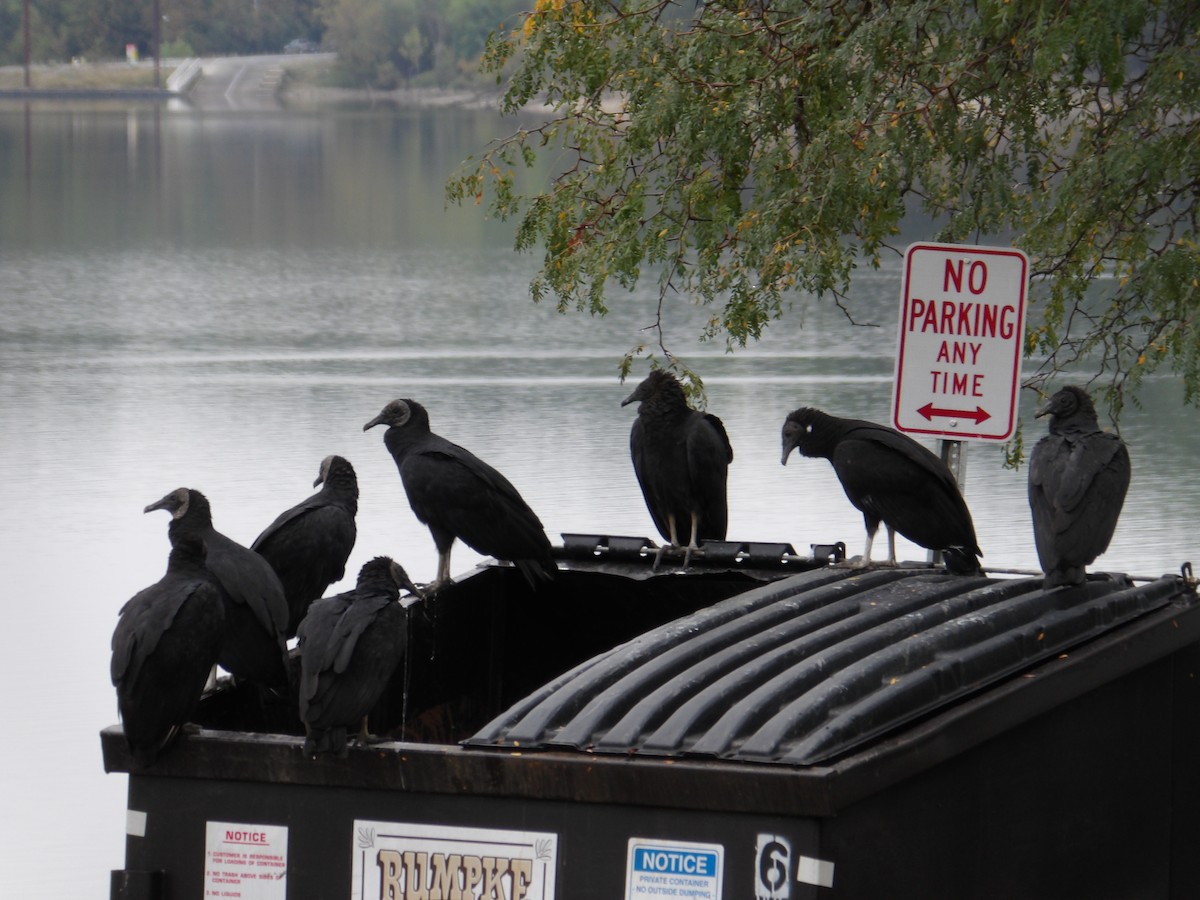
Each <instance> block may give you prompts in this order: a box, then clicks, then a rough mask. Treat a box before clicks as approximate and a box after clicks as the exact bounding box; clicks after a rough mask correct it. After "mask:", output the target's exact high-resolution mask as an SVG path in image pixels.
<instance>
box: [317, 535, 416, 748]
mask: <svg viewBox="0 0 1200 900" xmlns="http://www.w3.org/2000/svg"><path fill="white" fill-rule="evenodd" d="M400 588H407V589H408V590H409V591H412V592H413V593H414V594H417V595H418V596H419V595H420V594H419V592H418V591H417V588H416V586H415V585H414V584H413V583H412V582H411V581H409V579H408V575H407V574H406V573H405V571H404V569H403V568H401V566H400V565H399V564H398V563H396V562H393V561H392V560H391V559H389V558H388V557H386V556H379V557H376V558H375V559H373V560H371V561H370V562H368V563H366V564H365V565H363V567H362V568H361V569H360V570H359V573H358V584H357V585H356V586H355V588H354V590H352V591H346V592H345V593H343V594H338V595H336V596H334V597H325V598H324V599H321V600H317V601H316V602H314V603H313V604H312V605H311V606H310V607H309V608H308V615H307V616H305V617H304V621H303V622H301V623H300V629H299V631H298V632H297V636H298V637H299V638H300V720H301V721H302V722H304V728H305V735H306V737H305V740H304V752H305V754H307V755H308V756H315V755H316V754H317V753H336V754H338V755H339V756H344V755H345V753H346V732H347V728H352V727H355V726H358V725H359V723H361V725H362V728H361V731H360V733H359V735H360V739H361V740H362V741H363V742H364V743H365V742H366V740H367V721H366V717H367V714H368V713H369V712H370V711H371V708H372V707H373V706H375V704H376V703H378V702H379V698H380V696H381V695H382V694H383V690H384V688H385V687H387V683H388V681H389V679H391V677H392V673H393V672H394V671H395V670H396V667H397V666H398V665H399V664H400V662H401V660H403V658H404V654H405V651H406V649H407V646H408V610H406V609H405V608H404V607H403V606H401V605H400V602H399V601H400Z"/></svg>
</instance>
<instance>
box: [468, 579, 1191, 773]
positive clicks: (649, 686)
mask: <svg viewBox="0 0 1200 900" xmlns="http://www.w3.org/2000/svg"><path fill="white" fill-rule="evenodd" d="M1195 602H1196V596H1195V593H1194V591H1193V590H1192V589H1191V587H1190V586H1189V584H1188V582H1187V581H1186V580H1185V579H1183V578H1181V577H1172V576H1164V577H1163V578H1160V579H1157V580H1155V581H1151V582H1146V583H1138V584H1134V583H1132V582H1130V581H1129V580H1128V579H1126V578H1124V577H1123V576H1096V577H1093V578H1091V579H1089V580H1088V581H1087V582H1086V583H1085V584H1083V585H1079V586H1076V587H1072V588H1067V589H1059V590H1055V591H1050V592H1046V591H1043V590H1042V581H1041V578H1036V579H1030V578H1023V579H994V578H986V577H963V576H957V575H951V574H947V573H945V572H942V571H940V570H933V569H929V568H924V567H902V568H876V569H869V570H861V569H851V568H843V567H827V568H821V569H815V570H812V571H808V572H804V573H802V574H798V575H795V576H792V577H789V578H786V579H784V580H782V581H778V582H774V583H771V584H768V585H764V586H762V587H758V588H755V589H753V590H750V591H748V592H746V593H743V594H739V595H737V596H735V597H731V598H730V599H728V600H725V601H722V602H720V603H717V604H715V605H714V606H711V607H709V608H706V609H703V610H700V611H699V612H696V613H694V614H692V615H688V616H686V617H684V618H681V619H678V620H675V621H673V622H670V623H668V624H665V625H662V626H660V627H657V628H654V629H652V630H650V631H648V632H647V633H645V634H643V635H641V636H639V637H637V638H635V639H633V640H630V641H628V642H627V643H624V644H622V645H620V646H617V647H615V648H614V649H612V650H610V651H608V652H605V653H602V654H600V655H598V656H595V657H593V658H592V659H590V660H588V661H587V662H584V663H582V664H581V665H579V666H577V667H575V668H574V669H572V670H571V671H569V672H567V673H565V674H564V675H562V676H561V677H559V678H556V679H554V680H553V681H551V682H549V683H548V684H546V685H545V686H544V687H542V688H541V689H540V690H537V691H534V692H533V693H531V694H529V695H528V696H527V697H525V698H524V699H523V700H521V701H520V702H518V703H516V704H515V705H513V706H512V707H511V708H509V709H508V710H507V711H506V712H504V713H502V714H501V715H499V716H498V717H496V718H495V719H493V721H491V722H490V723H489V724H488V725H486V726H485V727H484V728H482V729H481V730H479V731H478V732H477V733H476V734H474V735H473V736H472V737H470V738H468V739H467V740H465V741H464V742H463V743H464V745H466V746H468V747H494V748H503V749H513V748H515V747H519V748H521V749H523V750H530V749H573V750H586V751H590V752H594V753H611V754H623V755H635V756H637V755H642V756H651V757H654V756H658V757H679V756H692V757H708V758H720V759H730V760H737V761H743V762H776V763H790V764H796V765H813V764H817V763H825V762H827V761H830V760H833V759H835V758H837V757H839V756H841V755H843V754H845V753H847V752H848V751H850V750H852V749H854V748H856V747H858V746H860V745H862V744H864V743H865V742H868V741H870V740H871V739H872V738H876V737H878V736H880V735H883V734H885V733H887V732H889V731H891V730H893V729H895V728H896V727H897V726H899V725H902V724H904V723H907V722H911V721H913V720H916V719H918V718H920V717H922V716H926V715H928V714H931V713H934V712H936V711H938V710H939V709H942V708H945V707H947V706H949V705H950V704H952V703H953V702H954V701H956V700H958V699H960V698H963V697H966V696H968V695H970V694H972V693H973V692H976V691H980V690H981V689H984V688H986V687H989V686H992V685H995V684H997V683H999V682H1001V681H1002V680H1004V679H1006V678H1011V677H1012V676H1014V675H1015V674H1017V673H1020V672H1022V671H1024V670H1028V669H1030V668H1031V667H1033V666H1035V665H1037V664H1039V663H1044V662H1045V661H1047V660H1053V659H1054V658H1055V657H1056V656H1060V655H1063V654H1068V653H1070V652H1071V650H1072V649H1073V648H1076V647H1079V646H1081V645H1083V644H1085V643H1087V642H1089V641H1091V640H1094V639H1096V638H1098V637H1100V636H1102V635H1104V634H1106V633H1107V632H1110V631H1112V630H1114V629H1117V628H1119V627H1120V626H1121V625H1123V624H1125V623H1128V622H1130V621H1132V620H1135V619H1137V618H1139V617H1141V616H1144V615H1146V614H1147V613H1148V612H1151V611H1154V610H1162V609H1163V608H1164V607H1167V606H1169V605H1171V604H1186V605H1189V606H1190V605H1194V604H1195Z"/></svg>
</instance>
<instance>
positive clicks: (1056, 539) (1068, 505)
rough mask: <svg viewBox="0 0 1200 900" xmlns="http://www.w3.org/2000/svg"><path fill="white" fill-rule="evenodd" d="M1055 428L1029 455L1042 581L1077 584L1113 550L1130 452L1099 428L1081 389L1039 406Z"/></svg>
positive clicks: (1067, 389) (1066, 390)
mask: <svg viewBox="0 0 1200 900" xmlns="http://www.w3.org/2000/svg"><path fill="white" fill-rule="evenodd" d="M1037 415H1038V416H1049V417H1050V433H1049V434H1048V435H1046V436H1045V437H1044V438H1042V439H1041V440H1040V441H1038V442H1037V445H1036V446H1035V447H1034V448H1033V454H1032V455H1031V456H1030V457H1029V507H1030V509H1031V510H1032V511H1033V538H1034V542H1035V543H1036V544H1037V554H1038V560H1039V561H1040V563H1041V566H1042V571H1043V572H1044V573H1045V575H1046V577H1045V579H1044V581H1043V585H1044V587H1045V588H1047V589H1049V588H1053V587H1059V586H1060V585H1070V584H1078V583H1080V582H1081V581H1083V580H1084V578H1085V570H1084V567H1085V566H1087V565H1089V564H1091V563H1092V562H1093V561H1094V560H1095V559H1096V557H1097V556H1099V555H1100V554H1101V553H1103V552H1104V551H1105V550H1107V549H1108V542H1109V541H1110V540H1112V536H1113V531H1114V530H1116V527H1117V518H1118V517H1119V516H1120V515H1121V507H1122V506H1123V505H1124V503H1125V492H1126V491H1127V490H1128V489H1129V477H1130V465H1129V451H1128V450H1127V449H1126V448H1125V444H1124V442H1123V441H1122V440H1121V439H1120V438H1119V437H1117V436H1116V435H1115V434H1109V433H1108V432H1106V431H1101V430H1100V425H1099V423H1097V421H1096V408H1095V407H1094V406H1093V405H1092V400H1091V398H1090V397H1089V396H1088V395H1087V392H1086V391H1084V390H1083V389H1082V388H1078V387H1075V386H1074V385H1070V386H1068V387H1065V388H1063V389H1062V390H1060V391H1058V393H1056V394H1055V395H1054V396H1053V397H1051V398H1050V400H1049V401H1048V402H1047V403H1046V404H1045V405H1044V406H1042V407H1041V408H1040V409H1039V410H1038V411H1037Z"/></svg>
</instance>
